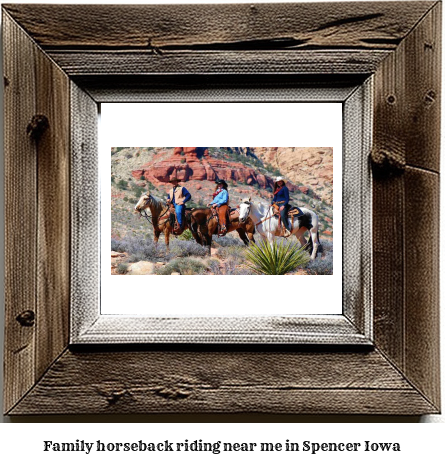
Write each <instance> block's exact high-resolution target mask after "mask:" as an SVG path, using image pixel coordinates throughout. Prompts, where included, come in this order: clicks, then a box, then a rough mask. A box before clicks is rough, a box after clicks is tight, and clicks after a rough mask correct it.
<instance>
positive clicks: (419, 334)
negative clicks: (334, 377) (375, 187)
mask: <svg viewBox="0 0 445 465" xmlns="http://www.w3.org/2000/svg"><path fill="white" fill-rule="evenodd" d="M437 135H438V134H437ZM439 194H440V189H439V176H438V175H437V174H436V173H431V172H427V171H424V170H420V169H417V168H408V169H407V171H406V173H405V200H406V202H405V211H404V214H405V224H406V232H405V250H406V258H405V260H406V262H405V285H406V290H405V299H406V317H405V341H406V348H405V360H406V364H405V367H406V368H405V371H406V375H407V377H408V379H409V380H410V381H411V382H412V383H413V384H414V386H416V387H417V388H418V389H419V390H420V391H421V392H423V393H424V394H425V396H426V397H427V398H429V399H431V401H432V402H433V403H434V405H436V406H438V407H440V360H439V356H440V352H439V345H438V344H434V343H432V341H437V340H439V329H440V321H439V313H440V308H439Z"/></svg>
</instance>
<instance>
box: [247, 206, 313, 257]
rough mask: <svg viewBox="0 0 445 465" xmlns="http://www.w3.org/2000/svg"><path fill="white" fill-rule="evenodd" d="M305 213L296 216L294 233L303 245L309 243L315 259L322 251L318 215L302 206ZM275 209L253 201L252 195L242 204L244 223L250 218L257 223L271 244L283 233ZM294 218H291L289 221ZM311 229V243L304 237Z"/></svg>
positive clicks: (260, 231)
mask: <svg viewBox="0 0 445 465" xmlns="http://www.w3.org/2000/svg"><path fill="white" fill-rule="evenodd" d="M301 211H302V212H303V213H304V215H302V216H300V217H298V218H294V220H293V224H292V225H291V226H292V234H293V235H295V236H296V238H297V239H298V240H299V241H300V244H301V245H302V247H305V246H306V245H307V248H308V252H309V253H310V254H311V260H315V258H316V257H317V254H318V253H319V252H320V253H321V252H322V246H321V244H320V237H319V231H318V225H319V222H318V215H317V214H316V213H314V212H313V211H311V210H308V209H307V208H301ZM274 213H275V212H274V209H273V207H271V206H270V205H267V204H264V203H261V202H257V203H254V202H252V201H251V199H250V197H249V198H247V199H243V200H242V202H241V204H240V222H241V223H243V222H245V221H247V219H248V218H250V219H251V220H252V221H253V223H254V224H255V227H256V229H257V230H258V232H259V233H260V234H261V236H263V237H264V238H265V239H267V240H268V241H269V242H270V243H271V244H272V243H273V241H274V236H280V235H281V228H280V227H279V221H278V218H276V217H275V215H274ZM291 222H292V220H291V218H289V223H291ZM306 231H309V233H310V236H309V243H308V242H307V241H306V238H305V237H304V233H305V232H306Z"/></svg>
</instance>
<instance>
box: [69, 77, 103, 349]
mask: <svg viewBox="0 0 445 465" xmlns="http://www.w3.org/2000/svg"><path fill="white" fill-rule="evenodd" d="M70 95H71V108H70V127H71V147H70V149H71V150H70V158H71V159H70V162H71V173H70V181H71V198H70V209H71V216H72V217H71V244H70V247H71V249H70V250H71V289H70V291H71V302H70V304H71V309H70V310H71V314H70V317H71V318H70V323H71V331H70V342H72V340H73V338H75V337H76V336H78V335H79V334H82V333H83V332H84V331H86V329H87V328H89V327H90V326H91V325H92V324H93V323H94V321H95V320H96V319H97V318H98V315H99V314H100V230H99V224H100V208H99V207H98V205H99V199H100V197H99V196H100V194H99V154H98V106H97V104H96V102H94V101H93V100H92V99H91V97H89V95H88V94H86V93H85V92H84V91H83V90H82V89H80V88H79V87H78V86H76V85H75V84H74V83H73V82H71V83H70Z"/></svg>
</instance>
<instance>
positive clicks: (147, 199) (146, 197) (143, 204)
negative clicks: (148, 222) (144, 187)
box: [134, 191, 152, 213]
mask: <svg viewBox="0 0 445 465" xmlns="http://www.w3.org/2000/svg"><path fill="white" fill-rule="evenodd" d="M151 200H152V196H151V195H150V192H149V191H147V192H145V193H144V194H142V195H141V198H140V199H139V201H138V203H137V204H136V206H135V207H134V209H135V211H137V212H138V213H142V211H143V210H145V209H146V208H148V207H149V206H150V203H151Z"/></svg>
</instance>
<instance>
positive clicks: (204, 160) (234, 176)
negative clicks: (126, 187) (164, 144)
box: [131, 147, 303, 192]
mask: <svg viewBox="0 0 445 465" xmlns="http://www.w3.org/2000/svg"><path fill="white" fill-rule="evenodd" d="M225 148H227V147H225ZM241 148H243V149H249V150H251V148H250V147H241ZM237 153H244V154H246V155H247V154H248V150H246V151H241V152H240V151H238V152H237ZM131 174H132V176H133V177H134V178H135V179H136V180H139V179H140V178H141V177H142V176H144V177H145V179H146V180H147V181H150V182H152V183H153V184H154V185H158V184H159V183H166V182H169V181H170V179H172V178H174V177H176V178H177V179H179V180H180V181H190V180H196V181H204V180H207V181H215V180H216V179H224V180H226V181H228V180H230V179H231V180H233V181H235V182H242V183H246V184H248V185H255V184H258V186H259V187H260V188H261V189H266V188H272V189H273V186H274V181H273V179H272V178H270V177H269V176H266V175H264V174H261V173H259V172H257V171H256V170H255V169H253V168H250V167H248V166H245V165H243V164H242V163H238V162H235V161H230V160H224V159H221V158H212V157H211V156H210V155H209V151H208V149H207V147H175V148H174V149H170V150H166V151H161V152H158V153H157V154H156V155H155V156H154V157H153V160H152V161H151V162H150V163H147V164H145V165H143V166H142V167H141V169H138V170H134V171H132V172H131ZM287 185H288V188H289V189H290V190H291V191H295V190H297V187H296V186H295V185H294V184H292V183H288V184H287ZM300 190H301V189H300ZM302 192H303V190H302Z"/></svg>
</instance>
